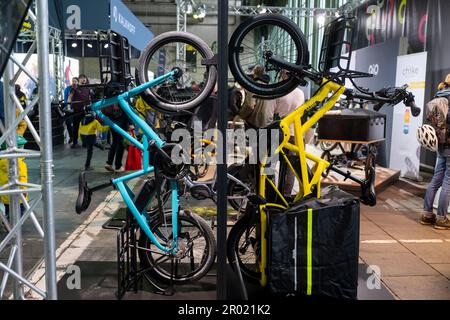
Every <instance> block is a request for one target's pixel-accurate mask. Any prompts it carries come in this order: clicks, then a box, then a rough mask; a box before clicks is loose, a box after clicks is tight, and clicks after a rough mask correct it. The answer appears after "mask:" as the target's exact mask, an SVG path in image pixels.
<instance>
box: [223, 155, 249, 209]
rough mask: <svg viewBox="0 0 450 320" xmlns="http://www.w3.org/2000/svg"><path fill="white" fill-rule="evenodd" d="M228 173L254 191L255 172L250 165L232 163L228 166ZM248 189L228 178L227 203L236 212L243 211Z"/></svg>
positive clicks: (245, 206) (245, 205) (245, 207)
mask: <svg viewBox="0 0 450 320" xmlns="http://www.w3.org/2000/svg"><path fill="white" fill-rule="evenodd" d="M228 174H230V175H232V176H233V177H235V178H237V179H239V180H240V181H241V182H242V183H244V184H245V185H247V186H248V187H249V188H250V190H253V191H255V185H256V184H255V174H254V169H253V168H252V166H251V165H245V164H233V165H231V166H230V167H229V168H228ZM247 196H248V190H247V189H246V188H245V187H244V186H243V185H241V184H239V183H237V182H236V181H233V180H231V179H229V180H228V203H229V204H230V205H231V207H233V209H234V210H236V211H238V212H245V210H246V209H247V203H248V199H247Z"/></svg>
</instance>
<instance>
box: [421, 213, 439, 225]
mask: <svg viewBox="0 0 450 320" xmlns="http://www.w3.org/2000/svg"><path fill="white" fill-rule="evenodd" d="M435 223H436V216H435V215H433V216H432V217H430V216H427V215H425V214H423V215H422V217H421V218H420V224H423V225H424V226H430V225H433V224H435Z"/></svg>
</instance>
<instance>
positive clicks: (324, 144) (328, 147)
mask: <svg viewBox="0 0 450 320" xmlns="http://www.w3.org/2000/svg"><path fill="white" fill-rule="evenodd" d="M319 146H320V149H322V151H333V150H334V149H336V147H337V146H338V143H337V142H328V141H320V142H319Z"/></svg>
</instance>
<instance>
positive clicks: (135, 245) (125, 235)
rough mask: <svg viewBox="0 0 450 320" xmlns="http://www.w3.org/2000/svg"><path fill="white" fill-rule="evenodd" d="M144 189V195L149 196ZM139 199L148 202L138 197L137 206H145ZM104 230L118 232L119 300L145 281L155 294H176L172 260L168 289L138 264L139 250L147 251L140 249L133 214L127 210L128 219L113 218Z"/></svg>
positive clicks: (105, 225) (136, 290)
mask: <svg viewBox="0 0 450 320" xmlns="http://www.w3.org/2000/svg"><path fill="white" fill-rule="evenodd" d="M144 189H145V188H143V189H142V191H141V192H142V194H145V195H146V194H147V193H146V191H145V190H144ZM139 199H141V200H144V202H146V197H142V196H139V195H138V196H137V197H136V200H135V201H137V202H136V206H139V207H141V206H142V205H144V206H145V203H143V204H140V203H139V201H140V200H139ZM103 228H104V229H110V230H117V298H118V299H122V298H123V297H124V295H125V294H126V293H127V292H130V291H133V292H134V293H137V292H138V290H139V287H141V288H142V286H143V283H144V281H146V282H147V283H148V284H150V286H151V287H152V288H153V289H154V290H153V292H154V293H155V294H161V295H165V296H172V295H174V294H175V289H174V281H173V275H174V262H173V259H172V260H171V275H172V278H171V281H170V283H169V284H168V285H166V287H163V286H162V285H159V284H158V283H157V282H156V280H153V279H152V278H151V277H150V276H149V274H148V273H149V271H150V270H151V269H142V268H140V267H139V263H138V259H137V258H138V250H145V249H144V248H140V247H139V239H138V237H137V234H138V230H140V228H139V225H138V224H137V222H136V220H135V218H134V217H133V215H132V213H131V212H130V211H129V210H127V213H126V218H125V220H123V219H120V218H119V219H117V218H113V219H111V220H109V221H107V222H106V223H105V224H104V225H103Z"/></svg>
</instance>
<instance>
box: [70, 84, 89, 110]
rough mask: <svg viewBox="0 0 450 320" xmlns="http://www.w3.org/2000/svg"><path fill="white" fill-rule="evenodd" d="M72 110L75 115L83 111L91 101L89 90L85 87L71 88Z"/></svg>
mask: <svg viewBox="0 0 450 320" xmlns="http://www.w3.org/2000/svg"><path fill="white" fill-rule="evenodd" d="M72 101H73V102H72V104H71V105H72V109H73V111H74V112H75V113H78V112H81V111H83V109H84V107H86V106H88V105H89V104H90V101H91V90H90V89H89V88H86V87H78V86H77V87H72Z"/></svg>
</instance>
